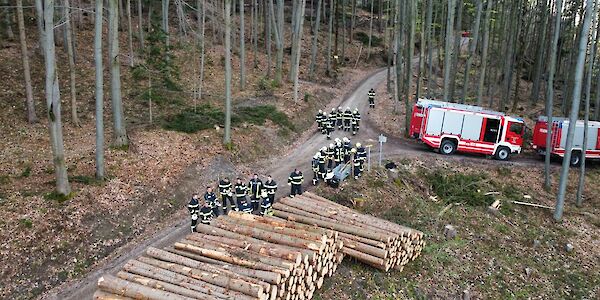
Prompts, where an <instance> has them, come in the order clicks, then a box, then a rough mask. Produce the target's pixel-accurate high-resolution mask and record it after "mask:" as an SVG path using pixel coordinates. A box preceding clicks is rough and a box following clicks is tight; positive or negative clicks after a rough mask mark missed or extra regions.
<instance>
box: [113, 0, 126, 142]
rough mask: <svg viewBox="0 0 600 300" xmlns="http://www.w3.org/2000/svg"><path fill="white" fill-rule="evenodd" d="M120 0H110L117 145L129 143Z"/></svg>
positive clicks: (114, 121) (114, 125)
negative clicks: (122, 68)
mask: <svg viewBox="0 0 600 300" xmlns="http://www.w3.org/2000/svg"><path fill="white" fill-rule="evenodd" d="M117 1H118V0H109V1H108V40H109V45H110V47H109V52H108V57H109V59H110V100H111V106H112V114H113V131H114V133H113V134H114V141H113V144H114V145H115V146H117V147H124V146H127V145H129V140H128V138H127V131H126V130H125V121H124V116H123V99H121V63H120V62H119V4H118V3H117Z"/></svg>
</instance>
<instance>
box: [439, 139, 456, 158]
mask: <svg viewBox="0 0 600 300" xmlns="http://www.w3.org/2000/svg"><path fill="white" fill-rule="evenodd" d="M455 151H456V143H455V142H454V141H452V140H444V141H443V142H442V144H441V145H440V153H441V154H444V155H450V154H453V153H454V152H455Z"/></svg>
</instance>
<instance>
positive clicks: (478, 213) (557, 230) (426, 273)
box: [315, 155, 600, 300]
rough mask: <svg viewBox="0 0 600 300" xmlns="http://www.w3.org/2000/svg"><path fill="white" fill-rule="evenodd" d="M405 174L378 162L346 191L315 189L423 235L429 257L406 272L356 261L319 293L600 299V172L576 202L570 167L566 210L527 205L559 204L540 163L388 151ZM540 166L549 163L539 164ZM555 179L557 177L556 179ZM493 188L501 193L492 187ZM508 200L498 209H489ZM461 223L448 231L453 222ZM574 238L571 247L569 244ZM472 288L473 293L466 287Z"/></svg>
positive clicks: (326, 296) (344, 266)
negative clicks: (452, 233) (450, 235)
mask: <svg viewBox="0 0 600 300" xmlns="http://www.w3.org/2000/svg"><path fill="white" fill-rule="evenodd" d="M389 161H393V162H395V163H396V164H397V165H398V170H399V172H398V176H397V178H394V177H395V176H391V173H388V172H387V171H386V170H385V169H379V168H376V169H374V170H373V171H372V172H370V173H368V174H367V175H366V176H364V177H363V178H361V179H359V180H358V181H350V182H345V183H344V184H343V185H342V186H341V188H339V189H336V190H334V189H331V188H326V187H319V188H318V190H317V193H319V194H320V195H323V196H325V197H329V198H330V199H333V200H335V201H337V202H339V203H342V204H344V205H347V206H350V207H353V208H355V209H357V210H359V211H361V212H364V213H368V214H372V215H375V216H379V217H382V218H384V219H387V220H390V221H394V222H397V223H399V224H402V225H405V226H409V227H412V228H415V229H418V230H421V231H423V232H424V233H425V236H426V238H425V240H426V242H427V244H426V246H425V248H424V251H423V253H422V254H421V256H420V257H419V258H418V259H417V260H415V261H413V262H411V263H409V264H408V265H407V266H406V268H404V270H403V271H402V272H398V271H395V270H392V271H391V272H389V273H384V272H381V271H378V270H375V269H373V268H370V267H368V266H366V265H364V264H361V263H359V262H355V261H352V260H351V259H348V260H344V262H343V263H342V265H341V266H340V267H339V268H338V271H337V274H336V276H333V277H332V278H331V279H330V280H327V281H326V282H325V285H324V287H323V288H322V289H320V290H319V291H318V292H317V293H316V295H315V299H327V300H333V299H336V300H343V299H464V298H463V295H464V294H469V295H470V297H471V298H470V299H597V298H598V297H599V296H600V242H599V241H600V217H599V216H600V197H598V195H600V189H598V186H597V185H595V184H594V182H597V181H598V180H600V171H599V170H598V168H595V169H592V170H589V172H588V175H587V176H586V184H587V187H588V188H587V190H586V193H585V194H586V195H588V196H587V197H586V198H585V202H584V205H583V206H582V207H580V208H578V207H575V205H574V194H575V191H576V176H574V175H572V176H571V180H570V184H569V189H568V198H567V199H568V200H567V204H566V205H567V208H566V214H565V216H564V220H563V221H562V222H558V223H557V222H555V221H554V220H553V218H552V210H549V209H544V208H535V207H528V206H521V205H517V204H514V203H512V201H524V202H531V203H537V204H542V205H547V206H551V207H552V206H553V204H554V199H555V196H554V192H550V193H549V192H546V191H545V190H544V189H543V188H542V184H543V180H542V179H543V169H542V167H535V168H532V167H531V166H516V165H511V166H503V165H495V164H489V161H486V160H482V159H480V160H472V161H460V162H457V161H454V160H447V159H445V158H442V157H440V156H438V157H431V156H426V157H422V156H421V157H419V156H415V155H402V156H396V157H393V158H390V159H389ZM540 166H541V165H540ZM553 184H554V186H556V185H557V176H555V177H554V182H553ZM488 192H497V194H496V193H495V194H493V195H486V193H488ZM496 199H499V200H500V201H501V208H500V211H499V213H498V214H492V213H490V212H488V209H487V207H488V206H489V205H490V204H491V203H492V202H493V201H494V200H496ZM448 224H450V225H452V226H454V227H455V229H456V230H457V232H458V234H457V237H456V238H454V239H446V238H445V236H444V233H443V231H444V227H445V225H448ZM567 244H571V245H573V249H574V250H573V251H572V252H568V251H567V250H566V245H567ZM465 291H467V292H465Z"/></svg>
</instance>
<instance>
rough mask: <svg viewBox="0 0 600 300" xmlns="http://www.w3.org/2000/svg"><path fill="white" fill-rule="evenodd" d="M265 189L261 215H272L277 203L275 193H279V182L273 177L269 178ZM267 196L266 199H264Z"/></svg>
mask: <svg viewBox="0 0 600 300" xmlns="http://www.w3.org/2000/svg"><path fill="white" fill-rule="evenodd" d="M264 187H265V189H264V190H263V200H262V203H261V204H260V208H261V210H260V213H261V215H263V216H264V215H272V214H273V212H272V211H271V206H273V203H274V202H275V192H277V182H275V180H273V177H271V175H269V176H267V181H265V184H264ZM264 194H266V197H264V196H265V195H264Z"/></svg>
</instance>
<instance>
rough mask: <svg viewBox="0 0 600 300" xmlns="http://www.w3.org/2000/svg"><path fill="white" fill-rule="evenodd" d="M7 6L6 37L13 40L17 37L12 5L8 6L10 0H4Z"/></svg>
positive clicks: (5, 18)
mask: <svg viewBox="0 0 600 300" xmlns="http://www.w3.org/2000/svg"><path fill="white" fill-rule="evenodd" d="M2 4H3V5H4V6H5V7H6V8H5V10H6V11H5V12H4V29H5V30H6V37H7V38H8V39H9V40H13V39H14V38H15V34H14V32H13V30H12V23H13V22H12V18H11V9H12V8H11V7H8V0H4V1H3V3H2Z"/></svg>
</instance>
